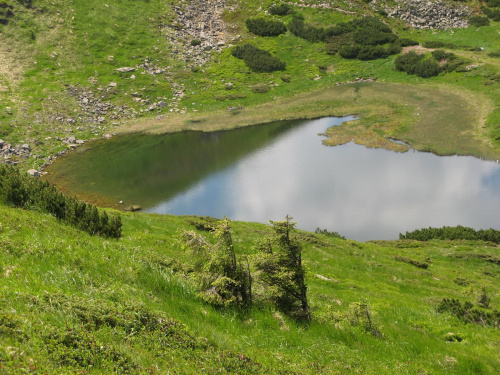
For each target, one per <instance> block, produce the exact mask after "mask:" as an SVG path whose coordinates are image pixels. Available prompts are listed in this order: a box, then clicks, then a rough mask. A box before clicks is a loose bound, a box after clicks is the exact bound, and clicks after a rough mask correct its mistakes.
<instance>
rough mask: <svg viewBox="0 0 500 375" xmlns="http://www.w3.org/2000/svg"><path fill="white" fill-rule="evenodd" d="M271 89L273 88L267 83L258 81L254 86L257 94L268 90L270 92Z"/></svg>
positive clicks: (253, 88) (253, 89)
mask: <svg viewBox="0 0 500 375" xmlns="http://www.w3.org/2000/svg"><path fill="white" fill-rule="evenodd" d="M269 90H271V88H270V87H269V86H268V85H266V84H265V83H258V84H256V85H253V86H252V92H254V93H256V94H265V93H266V92H269Z"/></svg>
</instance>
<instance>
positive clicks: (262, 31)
mask: <svg viewBox="0 0 500 375" xmlns="http://www.w3.org/2000/svg"><path fill="white" fill-rule="evenodd" d="M245 24H246V25H247V28H248V31H250V32H251V33H253V34H255V35H259V36H278V35H280V34H284V33H286V26H285V24H284V23H283V22H279V21H273V20H266V19H265V18H249V19H247V20H246V21H245Z"/></svg>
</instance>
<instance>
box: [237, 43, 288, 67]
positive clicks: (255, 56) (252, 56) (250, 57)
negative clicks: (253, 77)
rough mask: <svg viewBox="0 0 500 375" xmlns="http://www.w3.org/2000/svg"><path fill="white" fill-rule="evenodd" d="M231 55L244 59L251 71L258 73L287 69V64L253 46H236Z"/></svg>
mask: <svg viewBox="0 0 500 375" xmlns="http://www.w3.org/2000/svg"><path fill="white" fill-rule="evenodd" d="M231 54H232V55H233V56H234V57H236V58H238V59H242V60H243V61H244V62H245V64H246V65H247V66H248V67H249V68H250V69H252V70H253V71H256V72H274V71H277V70H285V67H286V63H285V62H283V61H281V60H280V59H278V58H277V57H273V56H271V54H270V53H269V52H268V51H264V50H262V49H260V48H257V47H255V46H252V45H251V44H244V45H241V46H236V47H235V48H233V49H232V51H231Z"/></svg>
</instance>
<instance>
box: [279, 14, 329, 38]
mask: <svg viewBox="0 0 500 375" xmlns="http://www.w3.org/2000/svg"><path fill="white" fill-rule="evenodd" d="M288 30H289V31H290V32H291V33H292V34H293V35H295V36H298V37H299V38H302V39H305V40H308V41H309V42H313V43H316V42H322V41H323V40H325V37H326V35H327V34H326V33H325V29H324V28H322V27H315V26H313V25H310V24H307V23H305V21H304V19H303V18H302V17H298V16H295V17H293V19H292V20H291V21H290V22H289V23H288Z"/></svg>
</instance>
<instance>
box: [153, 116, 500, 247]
mask: <svg viewBox="0 0 500 375" xmlns="http://www.w3.org/2000/svg"><path fill="white" fill-rule="evenodd" d="M335 120H337V123H336V124H338V122H339V121H338V119H331V118H330V119H320V120H313V121H310V123H309V124H308V125H306V126H300V127H297V128H294V129H292V130H291V131H289V132H287V133H286V134H284V135H282V136H281V137H279V138H278V139H277V140H276V141H275V142H273V143H272V144H269V145H267V147H265V148H262V149H260V150H257V151H255V152H254V153H251V154H249V155H247V156H246V157H244V158H242V159H240V160H238V161H237V162H236V163H235V164H234V165H232V166H230V167H228V168H226V169H224V170H222V171H219V172H217V173H215V174H213V175H211V176H209V177H207V178H205V179H203V180H201V181H199V182H198V183H196V184H195V185H193V186H192V187H190V188H189V189H188V190H187V191H185V192H183V193H181V194H179V195H177V196H175V197H174V198H172V199H170V200H167V201H165V202H162V203H161V204H159V205H157V206H156V207H154V208H153V209H151V210H149V211H150V212H158V213H170V214H197V215H210V216H214V217H222V216H227V217H229V218H231V219H233V220H244V221H257V222H268V220H269V219H272V220H282V219H283V218H284V217H285V215H286V214H290V215H292V216H293V217H294V219H295V220H296V221H297V222H298V227H299V228H303V229H308V230H314V229H316V228H317V227H320V228H326V229H328V230H332V231H336V232H339V233H340V234H342V235H344V236H346V237H348V238H353V239H356V240H361V241H364V240H370V239H395V238H397V236H398V234H399V233H400V232H405V231H407V230H413V229H418V228H422V227H428V226H434V227H441V226H443V225H450V226H453V225H465V226H471V227H474V228H477V229H479V228H484V229H486V228H490V227H493V228H496V229H500V216H499V215H498V211H499V209H500V189H499V186H500V165H499V164H497V163H494V162H485V161H482V160H479V159H476V158H472V157H463V156H461V157H459V156H451V157H438V156H435V155H433V154H430V153H421V152H416V151H409V152H407V153H404V154H399V153H395V152H392V151H386V150H380V149H367V148H366V147H364V146H359V145H355V144H353V143H350V144H347V145H343V146H336V147H327V146H323V145H321V140H322V137H320V136H318V133H322V132H324V131H325V130H326V128H327V127H329V126H331V125H333V124H334V123H333V122H332V121H335Z"/></svg>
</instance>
